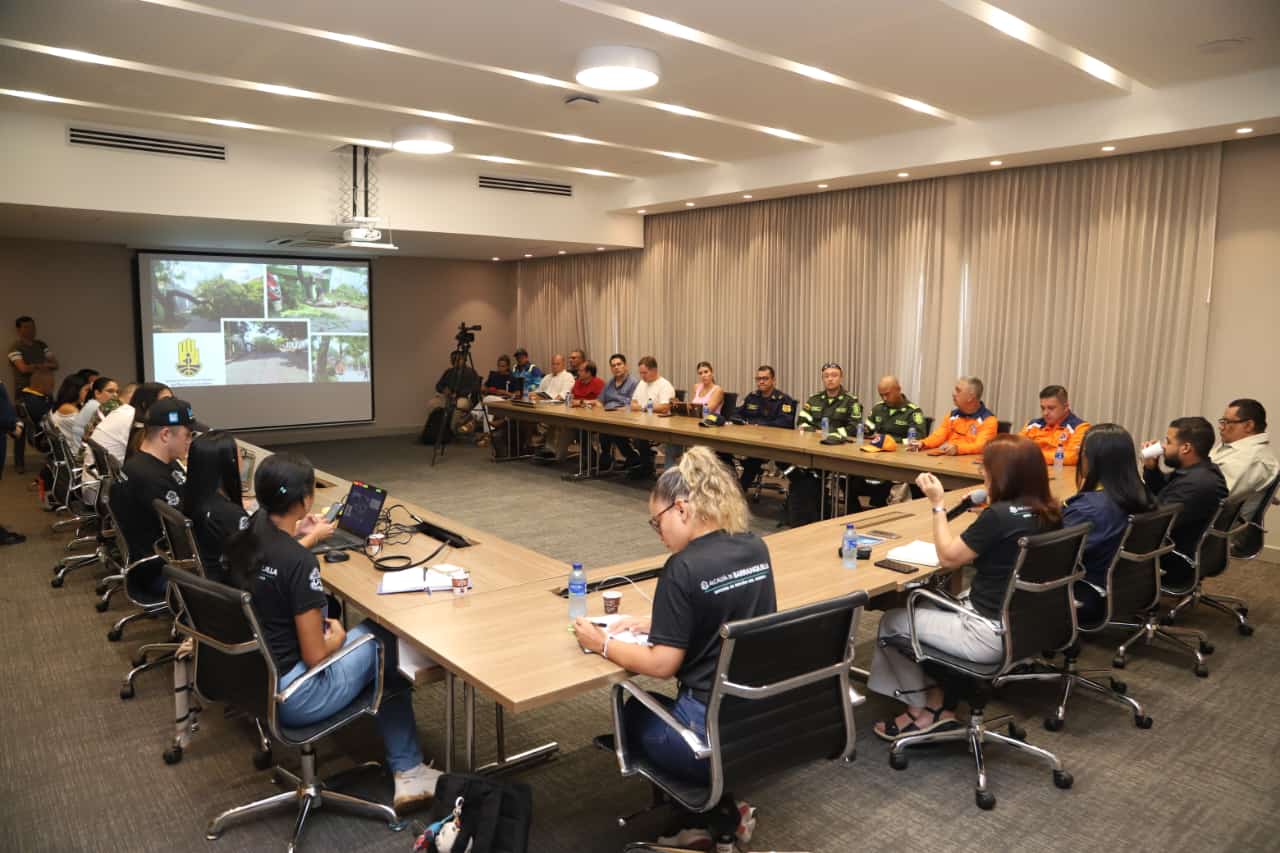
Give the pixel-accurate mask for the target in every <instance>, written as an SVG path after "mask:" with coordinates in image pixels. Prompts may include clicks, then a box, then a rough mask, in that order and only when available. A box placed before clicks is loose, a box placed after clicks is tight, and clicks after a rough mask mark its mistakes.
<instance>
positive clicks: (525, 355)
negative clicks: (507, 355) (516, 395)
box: [511, 347, 542, 394]
mask: <svg viewBox="0 0 1280 853" xmlns="http://www.w3.org/2000/svg"><path fill="white" fill-rule="evenodd" d="M512 355H514V356H515V357H516V366H515V367H513V368H512V369H511V372H512V373H514V374H515V375H516V378H517V379H519V380H520V381H521V382H523V383H524V387H523V388H522V389H521V390H522V391H524V393H526V394H532V393H533V392H534V391H537V390H538V383H539V382H541V381H542V368H541V367H538V365H536V364H534V363H533V362H532V361H530V360H529V351H528V350H527V349H525V348H524V347H516V351H515V352H513V353H512Z"/></svg>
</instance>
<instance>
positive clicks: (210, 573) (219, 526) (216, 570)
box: [184, 429, 336, 583]
mask: <svg viewBox="0 0 1280 853" xmlns="http://www.w3.org/2000/svg"><path fill="white" fill-rule="evenodd" d="M240 465H241V456H240V445H239V444H238V443H237V442H236V439H235V436H234V435H232V434H231V433H229V432H227V431H225V430H220V429H215V430H210V431H209V432H206V433H201V434H200V435H199V436H198V437H197V438H196V439H195V440H194V441H192V442H191V449H190V450H188V451H187V484H186V495H185V501H184V511H185V513H186V516H187V518H189V519H191V532H192V533H193V534H195V538H196V547H197V548H198V549H199V552H200V563H201V564H202V565H203V566H204V572H205V576H206V577H208V578H209V579H210V580H215V581H218V582H219V583H226V582H227V577H228V576H227V571H226V566H225V565H224V563H223V559H222V558H223V552H224V549H225V548H226V544H227V542H228V541H229V540H230V539H231V537H232V536H234V535H235V534H237V533H239V532H240V531H241V530H244V529H246V528H247V527H248V526H249V513H248V512H246V511H245V508H244V498H243V493H244V488H243V484H242V483H241V481H240ZM335 527H336V525H335V524H334V523H333V522H329V521H325V520H324V518H323V517H321V516H319V515H307V516H305V517H303V518H302V519H301V520H299V522H298V526H297V528H296V529H295V531H294V535H295V537H296V538H297V539H298V542H299V543H300V544H301V545H302V547H304V548H306V549H308V550H310V549H311V548H312V547H314V546H315V545H318V544H319V543H321V542H323V541H324V540H326V539H328V538H329V537H330V536H331V535H332V534H333V531H334V529H335Z"/></svg>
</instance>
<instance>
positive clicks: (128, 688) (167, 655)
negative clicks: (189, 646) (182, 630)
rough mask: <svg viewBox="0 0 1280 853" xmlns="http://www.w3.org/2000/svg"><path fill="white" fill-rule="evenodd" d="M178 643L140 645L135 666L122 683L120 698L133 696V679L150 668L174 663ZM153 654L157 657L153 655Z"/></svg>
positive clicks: (134, 661)
mask: <svg viewBox="0 0 1280 853" xmlns="http://www.w3.org/2000/svg"><path fill="white" fill-rule="evenodd" d="M178 645H179V644H178V643H147V644H145V645H143V646H139V647H138V654H137V655H135V656H134V659H133V663H134V667H133V669H131V670H129V672H128V674H127V675H125V677H124V681H123V682H121V684H120V698H121V699H132V698H133V680H134V679H135V678H137V677H138V676H139V675H140V674H142V673H144V672H146V671H147V670H149V669H155V668H156V667H158V666H164V665H165V664H167V663H173V662H174V661H175V659H176V657H177V654H178ZM153 654H154V655H156V657H151V655H153Z"/></svg>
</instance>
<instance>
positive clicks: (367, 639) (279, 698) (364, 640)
mask: <svg viewBox="0 0 1280 853" xmlns="http://www.w3.org/2000/svg"><path fill="white" fill-rule="evenodd" d="M369 643H377V650H378V666H377V669H376V670H375V673H376V679H377V684H376V685H375V687H374V703H373V710H376V709H377V707H378V705H379V704H381V702H382V644H381V643H379V642H378V638H377V637H375V636H374V635H373V634H365V635H364V636H363V637H360V638H359V639H357V640H356V641H355V642H354V643H350V644H349V645H345V646H343V647H342V648H340V649H338V650H337V651H336V652H334V653H333V654H331V655H329V656H328V657H326V658H325V659H324V660H322V661H320V663H318V664H316V665H315V666H313V667H311V668H310V669H308V670H307V671H306V672H304V673H303V674H302V675H301V676H300V677H299V678H298V679H297V680H296V681H294V682H293V683H292V684H290V685H289V686H288V687H286V688H285V689H284V690H282V691H280V692H279V693H277V694H276V702H277V703H278V704H284V703H285V702H288V701H289V699H290V698H291V697H292V696H293V694H295V693H297V692H298V690H299V689H301V687H302V685H304V684H306V683H307V682H308V681H310V680H311V679H312V678H315V676H316V674H317V673H320V672H323V671H324V670H326V669H328V668H329V667H331V666H333V665H334V664H335V663H337V662H338V661H340V660H342V659H343V658H345V657H346V656H347V655H349V654H352V653H353V652H355V650H356V649H359V648H363V647H364V646H366V645H368V644H369Z"/></svg>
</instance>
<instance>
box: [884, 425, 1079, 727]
mask: <svg viewBox="0 0 1280 853" xmlns="http://www.w3.org/2000/svg"><path fill="white" fill-rule="evenodd" d="M982 478H983V485H984V486H985V487H986V490H987V495H988V501H989V503H988V506H987V508H986V509H984V510H983V511H982V514H981V515H979V516H978V517H977V518H976V519H975V520H974V522H973V524H971V525H970V526H969V527H968V528H967V529H966V530H965V531H964V532H963V533H961V534H960V535H959V536H956V535H954V534H953V533H952V532H951V528H950V526H949V524H948V522H947V515H946V512H947V508H946V506H945V505H944V501H945V498H944V496H943V487H942V483H941V482H939V481H938V478H937V477H935V476H934V475H933V474H930V473H927V472H926V473H922V474H921V475H920V476H919V477H917V478H916V484H917V485H918V486H919V487H920V489H921V491H923V492H924V494H925V497H926V498H928V499H929V501H930V503H932V505H933V513H932V516H933V543H934V546H935V547H936V548H937V550H938V562H939V564H940V565H941V566H942V568H944V569H959V568H962V567H964V566H970V565H972V566H973V567H974V568H975V569H976V570H977V571H976V573H975V575H974V578H973V583H972V585H971V586H970V587H969V589H968V590H967V591H966V592H965V593H963V594H962V595H961V597H960V601H961V603H962V604H963V605H964V606H965V608H966V609H967V610H968V611H970V612H969V613H967V614H962V613H957V612H954V611H950V610H942V609H938V608H934V607H929V606H923V607H919V608H917V609H916V611H915V630H916V636H917V637H918V638H919V639H920V641H921V642H922V643H926V644H928V645H930V646H933V647H935V648H937V649H940V650H942V651H944V652H947V653H949V654H952V655H956V656H958V657H961V658H964V659H966V660H970V661H973V662H974V663H994V662H995V661H998V660H1000V659H1001V658H1002V657H1003V655H1004V637H1003V635H1002V633H1001V629H1000V621H999V620H1000V611H1001V609H1002V608H1003V606H1004V594H1005V590H1006V588H1007V587H1008V585H1009V576H1010V575H1011V574H1012V573H1013V567H1014V565H1015V563H1016V562H1017V560H1018V539H1020V538H1021V537H1023V536H1028V535H1030V534H1034V533H1042V532H1045V531H1048V530H1056V529H1058V528H1060V527H1061V526H1062V512H1061V510H1060V509H1059V507H1058V502H1057V501H1056V500H1055V499H1054V498H1053V495H1052V494H1051V493H1050V492H1049V471H1048V469H1047V468H1045V465H1044V458H1043V457H1042V456H1041V455H1040V448H1038V447H1037V446H1036V445H1035V443H1034V442H1033V441H1031V440H1030V439H1028V438H1024V437H1023V436H1020V435H999V436H996V437H995V438H993V439H992V440H991V441H990V442H989V443H988V444H987V445H986V447H985V448H984V449H983V452H982ZM910 636H911V627H910V622H909V620H908V616H907V611H906V609H905V608H899V609H895V610H890V611H887V612H886V613H885V614H884V616H882V617H881V619H880V629H879V638H880V641H881V642H878V643H877V644H876V648H875V655H874V657H873V658H872V660H871V677H870V678H869V679H868V681H867V687H869V688H870V689H871V690H874V691H875V692H876V693H879V694H881V695H883V696H888V697H890V698H891V699H898V700H900V701H905V702H906V705H907V708H906V711H905V712H904V713H902V714H900V715H898V716H897V717H896V718H894V719H891V720H886V721H884V722H881V723H877V724H876V726H875V733H876V734H877V735H878V736H879V737H881V738H884V739H885V740H896V739H897V738H900V737H903V736H904V735H909V734H919V733H922V732H929V731H933V730H934V729H940V728H944V727H945V728H951V727H954V726H957V725H959V722H958V721H957V720H956V715H955V712H954V711H953V710H952V709H950V708H948V707H947V706H946V704H945V702H944V696H943V690H942V688H941V687H939V686H937V685H935V684H934V683H933V680H932V679H931V678H929V677H928V676H927V675H926V674H925V671H924V668H923V667H922V666H921V665H920V664H919V663H917V662H916V661H915V659H914V658H913V657H912V656H911V652H910V651H909V648H910V646H909V645H908V646H907V647H906V648H901V649H900V648H899V647H898V646H897V645H886V644H885V641H898V642H901V641H903V640H906V639H907V638H909V637H910Z"/></svg>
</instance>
